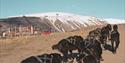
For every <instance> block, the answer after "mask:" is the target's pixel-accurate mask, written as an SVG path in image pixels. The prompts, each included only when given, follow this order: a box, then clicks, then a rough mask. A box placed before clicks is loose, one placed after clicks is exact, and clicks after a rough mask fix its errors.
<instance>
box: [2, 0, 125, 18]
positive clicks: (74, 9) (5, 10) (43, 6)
mask: <svg viewBox="0 0 125 63" xmlns="http://www.w3.org/2000/svg"><path fill="white" fill-rule="evenodd" d="M46 12H66V13H73V14H79V15H83V16H95V17H99V18H115V19H124V20H125V0H0V18H6V17H8V16H18V15H25V14H35V13H46Z"/></svg>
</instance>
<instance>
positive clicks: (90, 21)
mask: <svg viewBox="0 0 125 63" xmlns="http://www.w3.org/2000/svg"><path fill="white" fill-rule="evenodd" d="M0 22H2V23H6V24H8V23H7V22H9V24H10V25H16V26H19V25H25V26H27V25H33V26H37V27H39V28H41V30H44V29H47V30H50V29H51V30H52V31H58V32H67V31H73V30H78V29H81V28H83V27H88V26H98V25H104V24H106V23H111V24H112V22H110V20H107V19H106V20H105V19H99V18H97V17H92V16H81V15H76V14H71V13H62V12H49V13H39V14H29V15H20V16H11V17H9V18H7V19H3V21H0ZM123 22H124V21H123ZM113 24H114V23H113Z"/></svg>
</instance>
